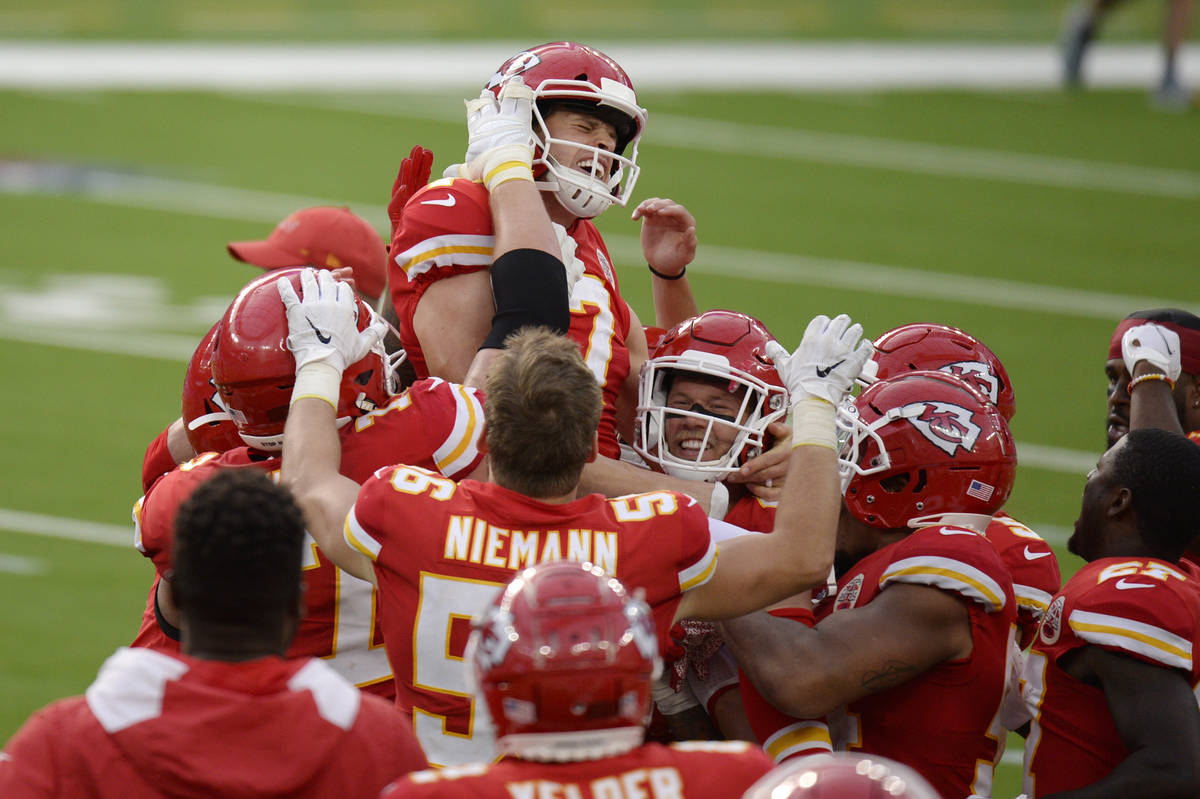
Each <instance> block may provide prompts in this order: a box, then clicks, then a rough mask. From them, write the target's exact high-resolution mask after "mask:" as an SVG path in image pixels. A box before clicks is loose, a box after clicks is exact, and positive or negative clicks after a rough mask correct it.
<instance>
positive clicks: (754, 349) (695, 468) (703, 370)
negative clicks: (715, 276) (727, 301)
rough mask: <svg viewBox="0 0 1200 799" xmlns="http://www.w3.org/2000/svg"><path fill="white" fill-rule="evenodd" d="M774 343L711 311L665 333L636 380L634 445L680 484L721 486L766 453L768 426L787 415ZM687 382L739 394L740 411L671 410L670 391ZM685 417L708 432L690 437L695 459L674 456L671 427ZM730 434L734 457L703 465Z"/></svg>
mask: <svg viewBox="0 0 1200 799" xmlns="http://www.w3.org/2000/svg"><path fill="white" fill-rule="evenodd" d="M773 340H774V339H773V337H772V336H771V334H770V333H769V332H767V329H766V328H765V327H764V326H763V324H762V323H761V322H759V321H758V320H757V319H755V318H754V317H752V316H747V315H746V314H744V313H737V312H736V311H706V312H705V313H702V314H700V315H699V316H695V317H692V318H691V319H687V320H685V321H683V322H681V323H679V324H678V325H676V326H675V327H674V328H672V329H671V330H668V331H667V333H666V334H665V335H664V336H663V337H662V340H661V342H660V343H659V345H658V349H656V350H655V351H654V353H653V355H652V357H650V358H648V359H647V360H646V362H645V363H644V364H643V365H642V372H641V374H640V375H639V379H638V407H637V420H638V422H637V426H636V428H635V430H634V433H635V436H634V445H633V447H634V449H635V450H637V452H638V454H639V455H641V456H642V457H643V458H645V459H646V461H647V462H648V463H651V464H655V465H657V466H659V467H661V468H662V469H663V470H664V471H666V472H667V473H669V474H673V475H675V476H676V477H682V478H684V479H689V480H720V479H721V478H723V477H725V475H727V474H729V473H730V472H731V471H733V470H734V469H737V468H738V467H739V466H741V465H742V464H743V463H745V462H746V460H747V459H749V458H751V457H753V456H755V455H757V454H758V453H760V452H762V451H763V450H764V449H767V448H769V447H770V445H771V442H770V440H769V439H770V437H769V436H768V435H767V432H766V430H767V425H769V424H770V423H771V422H773V421H775V420H776V419H780V418H782V417H783V416H784V415H785V414H786V413H787V409H788V396H787V389H786V388H784V386H783V382H782V381H781V380H780V379H779V374H778V373H777V372H776V371H775V364H774V363H773V362H772V361H771V359H770V357H768V356H767V342H768V341H773ZM683 374H686V375H688V376H689V377H697V378H700V379H705V380H716V381H720V383H721V384H723V387H724V388H725V390H726V391H728V392H729V393H731V394H733V393H735V392H738V391H741V392H742V398H741V401H740V407H738V409H737V411H736V412H735V413H733V414H729V415H727V416H717V415H714V414H713V412H712V411H706V410H705V409H704V408H703V407H702V406H699V405H697V404H693V405H691V406H690V407H687V408H684V407H682V406H681V407H672V405H671V403H670V393H671V384H672V382H673V381H674V379H675V378H676V377H677V376H679V375H683ZM676 404H677V405H678V403H676ZM681 417H682V418H683V419H692V420H696V421H698V422H702V423H704V425H705V427H704V429H703V432H702V433H700V432H699V430H696V431H695V432H696V436H690V438H692V439H693V441H695V442H698V446H697V448H696V449H695V450H694V451H693V453H694V454H688V453H682V452H681V453H673V452H671V451H670V449H669V446H668V445H669V443H670V441H669V440H668V439H669V433H670V431H669V430H668V428H667V423H668V421H669V420H671V419H679V418H681ZM730 432H732V433H733V438H732V443H731V444H730V446H729V449H728V450H727V451H725V452H724V453H723V454H721V455H719V456H718V457H715V458H713V457H708V458H707V459H705V453H706V452H707V451H708V448H709V445H710V444H711V443H712V442H713V439H714V437H716V438H723V437H725V435H727V434H728V433H730Z"/></svg>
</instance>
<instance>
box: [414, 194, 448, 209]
mask: <svg viewBox="0 0 1200 799" xmlns="http://www.w3.org/2000/svg"><path fill="white" fill-rule="evenodd" d="M455 202H456V201H455V199H454V195H453V194H450V195H447V196H446V197H443V198H442V199H440V200H421V205H444V206H446V207H447V208H453V207H454V203H455Z"/></svg>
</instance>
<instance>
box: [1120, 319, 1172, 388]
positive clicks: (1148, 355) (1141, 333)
mask: <svg viewBox="0 0 1200 799" xmlns="http://www.w3.org/2000/svg"><path fill="white" fill-rule="evenodd" d="M1121 359H1122V360H1124V361H1125V368H1126V369H1127V370H1129V374H1130V375H1131V376H1132V375H1133V367H1134V366H1136V365H1137V362H1138V361H1147V362H1148V363H1150V364H1151V365H1153V366H1154V368H1156V369H1158V370H1159V371H1160V372H1162V373H1163V374H1164V375H1166V376H1167V377H1168V378H1170V379H1171V380H1172V381H1174V380H1178V379H1179V373H1180V371H1182V368H1181V365H1180V362H1179V334H1178V333H1176V332H1175V331H1174V330H1171V329H1170V328H1168V327H1163V326H1162V325H1156V324H1153V323H1148V324H1144V325H1138V326H1137V327H1131V328H1129V329H1128V330H1126V331H1125V335H1124V336H1122V337H1121Z"/></svg>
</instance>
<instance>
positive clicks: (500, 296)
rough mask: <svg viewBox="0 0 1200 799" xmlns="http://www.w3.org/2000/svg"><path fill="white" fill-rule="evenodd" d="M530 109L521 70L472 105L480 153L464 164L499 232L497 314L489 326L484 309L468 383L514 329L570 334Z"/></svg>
mask: <svg viewBox="0 0 1200 799" xmlns="http://www.w3.org/2000/svg"><path fill="white" fill-rule="evenodd" d="M532 114H533V91H532V90H531V89H530V88H529V87H527V86H525V84H524V82H523V81H522V80H521V79H520V78H519V77H517V78H513V79H512V80H510V81H509V82H508V83H506V84H505V86H504V87H503V88H502V89H501V90H500V95H499V97H498V98H494V97H493V96H492V93H491V91H490V90H487V89H485V90H484V91H483V93H482V94H481V95H480V97H479V99H477V100H473V101H471V103H468V104H467V129H468V132H469V134H470V141H469V144H468V147H467V153H468V155H470V154H471V153H475V152H477V153H480V154H479V155H478V156H476V157H474V158H470V159H469V160H468V162H467V165H466V169H467V173H468V174H469V176H471V177H472V178H474V179H479V180H482V181H483V183H484V185H485V186H486V187H487V190H488V204H489V206H490V208H491V211H492V224H493V226H494V227H495V231H496V238H495V244H494V245H493V250H492V266H491V269H490V270H489V275H490V294H491V296H492V297H494V299H495V314H494V316H492V318H491V323H490V325H488V324H487V321H486V319H487V317H486V315H484V316H483V317H482V319H481V321H482V323H483V325H484V326H485V327H486V329H484V331H483V334H482V335H480V336H479V338H478V339H476V348H477V349H478V352H477V353H475V354H474V355H473V356H472V360H471V363H470V366H469V367H468V369H467V371H466V374H465V376H464V377H463V380H462V381H461V382H463V383H465V384H466V385H469V386H479V387H481V386H483V385H484V384H485V382H486V380H487V373H488V370H489V369H490V368H491V365H492V362H493V361H494V360H495V357H496V355H497V354H498V353H499V351H500V350H501V349H503V348H504V341H505V339H507V338H508V336H509V335H511V334H512V333H515V332H516V331H517V330H519V329H521V328H522V327H525V326H529V325H545V326H547V327H549V328H551V329H552V330H556V331H557V332H559V333H566V331H567V329H568V328H569V327H570V324H571V317H570V310H569V307H570V306H569V303H570V287H569V286H568V285H567V276H566V271H565V269H564V267H563V263H562V259H561V256H562V249H561V248H560V246H559V243H558V237H557V236H556V235H555V233H554V227H553V225H552V224H551V222H550V215H549V214H548V213H547V211H546V205H545V203H544V202H543V201H542V196H541V192H540V191H539V190H538V189H537V187H536V186H535V185H534V183H533V171H532V169H531V166H530V165H531V163H532V160H533V145H532V142H533V133H532ZM426 293H428V290H427V291H426ZM477 327H478V325H477ZM480 341H482V342H483V344H482V346H479V344H478V342H480Z"/></svg>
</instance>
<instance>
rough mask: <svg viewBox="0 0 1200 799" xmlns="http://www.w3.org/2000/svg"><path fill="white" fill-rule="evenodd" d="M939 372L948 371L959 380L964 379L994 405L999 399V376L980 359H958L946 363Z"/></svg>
mask: <svg viewBox="0 0 1200 799" xmlns="http://www.w3.org/2000/svg"><path fill="white" fill-rule="evenodd" d="M938 371H939V372H948V373H950V374H952V375H954V376H955V377H957V378H958V379H960V380H965V381H966V382H967V383H970V384H971V385H972V386H973V387H974V388H975V389H977V390H978V391H979V392H980V393H981V394H983V396H985V397H987V398H988V399H990V400H991V401H992V404H993V405H995V404H996V403H997V402H999V400H1000V378H998V377H996V375H994V374H993V373H992V370H991V369H989V368H988V365H987V364H986V363H983V362H982V361H958V362H956V363H948V364H946V365H945V366H943V367H942V368H940V369H938Z"/></svg>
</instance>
